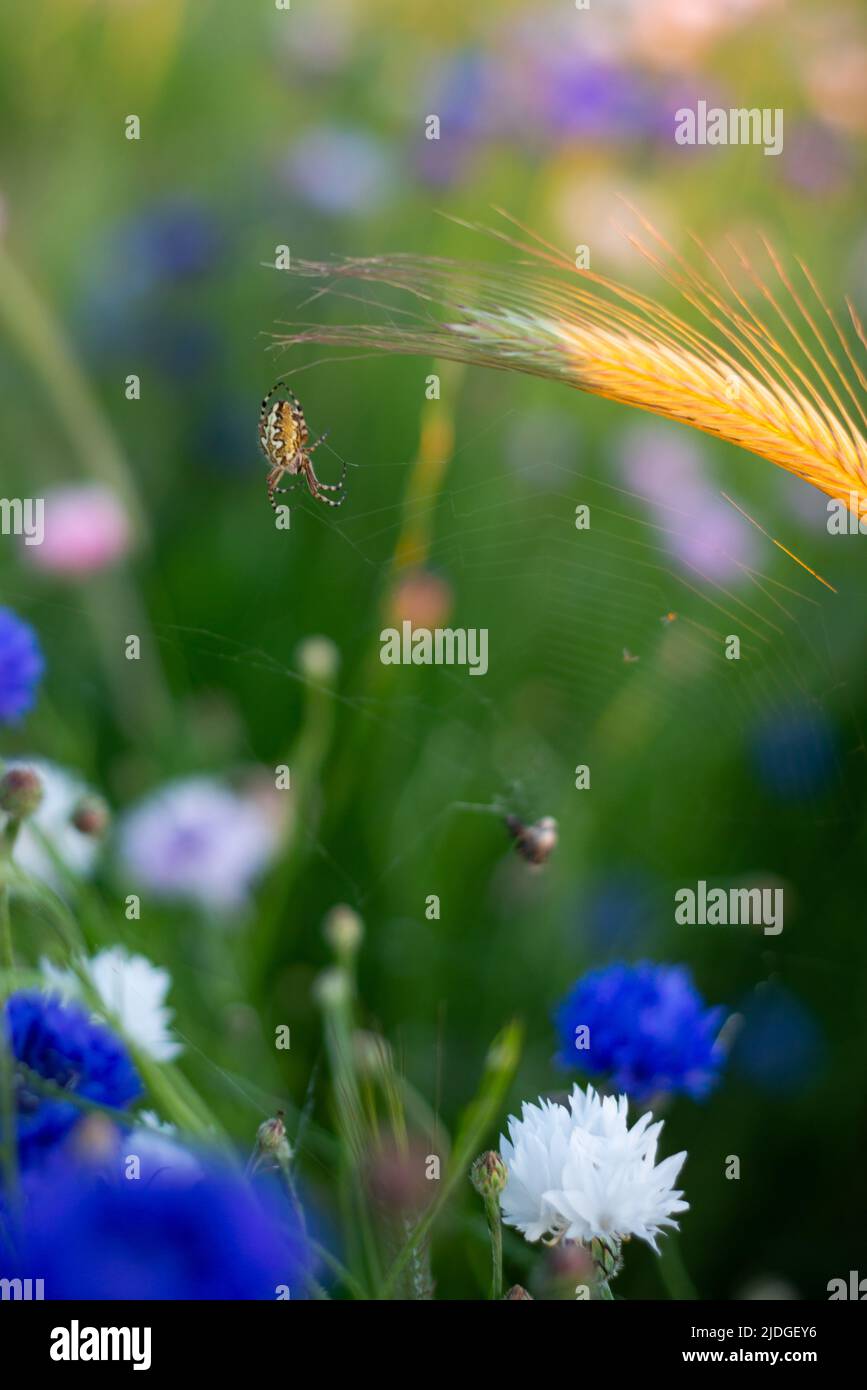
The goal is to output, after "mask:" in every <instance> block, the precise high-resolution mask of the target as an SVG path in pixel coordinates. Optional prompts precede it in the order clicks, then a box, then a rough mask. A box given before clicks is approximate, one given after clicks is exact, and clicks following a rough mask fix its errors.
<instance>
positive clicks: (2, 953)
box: [0, 882, 15, 976]
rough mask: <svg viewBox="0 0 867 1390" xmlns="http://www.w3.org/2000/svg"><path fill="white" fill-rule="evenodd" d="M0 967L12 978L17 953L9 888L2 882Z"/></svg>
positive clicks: (0, 886) (0, 893) (0, 887)
mask: <svg viewBox="0 0 867 1390" xmlns="http://www.w3.org/2000/svg"><path fill="white" fill-rule="evenodd" d="M0 966H2V968H3V970H8V971H9V974H10V976H11V974H12V972H13V971H14V969H15V953H14V951H13V949H12V922H11V920H10V917H9V888H8V885H7V884H6V883H3V882H0Z"/></svg>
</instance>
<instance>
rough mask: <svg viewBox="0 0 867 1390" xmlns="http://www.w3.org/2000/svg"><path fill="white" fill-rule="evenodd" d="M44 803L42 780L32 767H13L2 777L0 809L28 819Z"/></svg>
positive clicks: (16, 817)
mask: <svg viewBox="0 0 867 1390" xmlns="http://www.w3.org/2000/svg"><path fill="white" fill-rule="evenodd" d="M41 804H42V781H41V779H40V777H39V774H38V773H36V772H34V771H33V768H32V767H13V768H10V769H9V771H8V772H7V773H5V774H4V775H3V777H2V778H0V811H5V812H6V814H7V816H11V817H12V819H13V820H26V819H27V817H28V816H32V815H33V814H34V812H35V811H38V810H39V807H40V805H41Z"/></svg>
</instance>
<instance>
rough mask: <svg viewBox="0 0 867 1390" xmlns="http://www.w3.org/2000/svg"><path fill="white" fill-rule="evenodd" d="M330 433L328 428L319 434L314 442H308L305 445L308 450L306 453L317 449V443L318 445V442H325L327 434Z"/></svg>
mask: <svg viewBox="0 0 867 1390" xmlns="http://www.w3.org/2000/svg"><path fill="white" fill-rule="evenodd" d="M330 433H331V431H330V430H326V431H325V433H324V434H320V436H319V438H318V439H317V440H316V442H315V444H308V445H307V452H308V454H312V453H313V450H314V449H318V448H319V445H320V444H323V443H324V442H325V440H326V439H327V438H328V436H329V434H330Z"/></svg>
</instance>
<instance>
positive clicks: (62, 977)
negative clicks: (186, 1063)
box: [40, 946, 183, 1062]
mask: <svg viewBox="0 0 867 1390" xmlns="http://www.w3.org/2000/svg"><path fill="white" fill-rule="evenodd" d="M40 964H41V969H42V974H43V977H44V979H45V981H46V984H47V985H48V987H49V989H51V990H52V992H54V993H56V994H59V995H60V996H61V997H63V998H66V999H71V998H75V997H77V996H79V997H80V995H81V993H82V990H81V984H80V982H79V980H78V979H77V977H76V976H75V975H74V974H73V972H72V971H67V970H58V969H57V967H56V966H53V965H52V964H51V962H50V961H47V960H43V961H41V962H40ZM82 965H83V969H84V971H85V973H86V974H87V976H88V978H89V980H90V982H91V984H92V985H93V988H94V990H95V991H96V993H97V994H98V995H99V999H100V1002H101V1003H102V1004H103V1006H104V1008H105V1011H106V1013H107V1014H108V1015H109V1018H110V1020H111V1021H113V1022H115V1023H116V1024H117V1026H118V1028H119V1029H120V1031H121V1032H122V1033H123V1034H124V1035H125V1036H126V1037H127V1038H128V1039H129V1040H130V1042H132V1043H134V1044H135V1045H136V1046H137V1047H139V1048H141V1050H142V1052H146V1053H147V1054H148V1056H150V1057H153V1058H155V1059H156V1061H158V1062H170V1061H171V1060H172V1059H173V1058H174V1057H177V1056H178V1055H179V1054H180V1053H181V1052H182V1051H183V1048H182V1045H181V1044H180V1043H179V1042H178V1041H177V1040H176V1039H175V1038H174V1037H172V1032H171V1020H172V1010H171V1009H168V1008H166V1006H165V998H166V995H167V994H168V992H169V989H170V987H171V983H172V981H171V976H170V975H169V973H168V971H167V970H163V969H162V968H161V967H159V966H157V965H153V964H152V963H151V962H150V961H149V960H146V959H145V957H144V956H131V955H130V954H129V952H128V951H126V950H125V949H124V947H123V946H113V947H111V948H110V949H109V950H105V951H100V952H99V954H98V955H96V956H94V957H93V959H92V960H88V961H83V962H82Z"/></svg>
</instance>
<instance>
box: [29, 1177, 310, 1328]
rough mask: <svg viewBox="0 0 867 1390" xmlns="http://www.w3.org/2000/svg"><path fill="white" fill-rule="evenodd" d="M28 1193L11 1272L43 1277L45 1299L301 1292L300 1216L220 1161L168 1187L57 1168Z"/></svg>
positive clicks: (303, 1246) (305, 1251) (306, 1266)
mask: <svg viewBox="0 0 867 1390" xmlns="http://www.w3.org/2000/svg"><path fill="white" fill-rule="evenodd" d="M25 1195H26V1198H27V1202H26V1207H25V1210H24V1214H23V1217H22V1218H21V1219H20V1225H19V1227H18V1228H17V1230H16V1242H15V1244H16V1248H17V1251H18V1254H17V1259H16V1257H15V1256H13V1257H12V1269H11V1271H10V1272H11V1274H12V1276H13V1277H17V1278H21V1279H26V1278H31V1279H37V1278H41V1279H44V1281H45V1282H44V1292H45V1298H46V1299H75V1300H76V1302H77V1301H79V1300H80V1299H124V1300H137V1299H165V1300H168V1299H171V1300H176V1299H177V1300H180V1299H222V1300H235V1299H278V1298H287V1297H289V1298H291V1299H296V1298H304V1297H305V1296H306V1293H307V1275H308V1273H309V1272H310V1270H311V1266H312V1259H311V1253H310V1247H309V1243H308V1240H307V1237H306V1235H305V1233H304V1231H303V1230H302V1227H301V1222H300V1218H299V1217H297V1216H296V1215H295V1213H294V1211H293V1209H292V1208H291V1206H290V1205H289V1203H288V1202H287V1201H286V1200H281V1199H280V1198H279V1195H278V1193H277V1191H276V1190H275V1188H273V1187H272V1186H270V1185H268V1184H266V1185H264V1186H258V1185H257V1188H256V1189H255V1190H254V1189H253V1188H252V1187H251V1186H250V1185H249V1183H248V1182H247V1181H245V1179H244V1178H243V1177H242V1176H241V1175H240V1174H239V1173H238V1172H236V1171H234V1170H232V1169H229V1168H228V1167H226V1166H225V1165H223V1164H222V1163H219V1162H217V1161H215V1160H203V1161H202V1163H201V1166H200V1169H199V1172H198V1174H197V1175H196V1176H195V1178H190V1179H189V1180H188V1181H172V1182H168V1183H162V1182H150V1181H146V1180H144V1178H140V1179H138V1180H134V1179H129V1178H127V1177H125V1176H124V1175H123V1170H122V1168H121V1167H120V1165H118V1166H117V1167H116V1168H115V1170H114V1173H113V1175H112V1174H107V1173H106V1171H105V1170H104V1169H102V1168H100V1167H95V1166H94V1167H91V1166H87V1165H77V1164H75V1163H70V1162H66V1163H60V1162H58V1161H55V1162H52V1163H50V1164H48V1165H46V1166H45V1167H44V1168H43V1169H42V1170H41V1171H40V1172H39V1173H38V1174H36V1175H35V1177H31V1178H29V1179H28V1182H27V1184H26V1186H25ZM6 1263H7V1264H8V1261H7V1262H6ZM3 1272H4V1274H6V1273H7V1270H6V1268H5V1267H4V1270H3Z"/></svg>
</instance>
